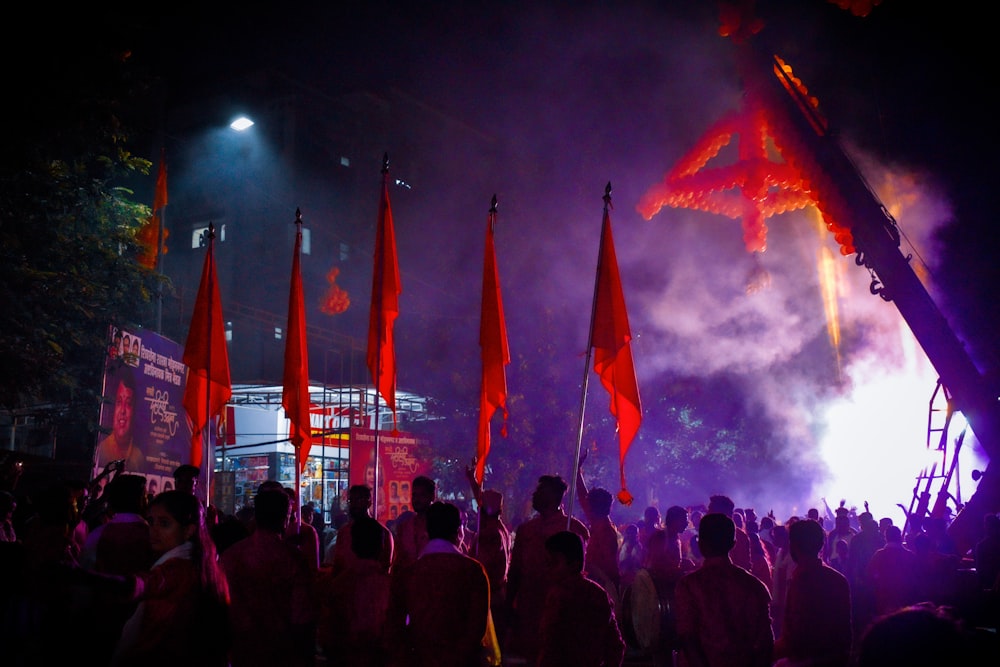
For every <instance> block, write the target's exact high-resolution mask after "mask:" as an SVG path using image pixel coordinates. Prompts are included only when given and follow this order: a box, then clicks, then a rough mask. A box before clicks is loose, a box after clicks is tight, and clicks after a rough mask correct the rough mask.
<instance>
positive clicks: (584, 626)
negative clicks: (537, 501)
mask: <svg viewBox="0 0 1000 667" xmlns="http://www.w3.org/2000/svg"><path fill="white" fill-rule="evenodd" d="M545 549H546V551H547V553H548V570H549V577H550V579H551V580H552V585H551V587H550V588H549V591H548V594H547V595H546V597H545V603H544V606H543V607H542V617H541V628H540V635H541V648H540V650H539V654H538V662H537V663H536V664H537V665H538V667H561V666H562V665H574V666H575V667H619V666H620V665H621V664H622V659H623V658H624V656H625V642H624V641H623V640H622V636H621V632H620V630H619V628H618V619H617V618H616V617H615V610H614V601H613V600H612V599H611V597H610V596H609V595H608V592H607V591H606V590H605V589H604V587H603V586H601V585H600V584H599V583H597V582H596V581H593V580H592V579H588V578H587V577H586V576H584V574H583V566H584V552H583V540H582V539H581V538H580V536H579V535H577V534H576V533H574V532H571V531H568V530H563V531H559V532H557V533H555V534H554V535H551V536H549V537H548V539H546V540H545Z"/></svg>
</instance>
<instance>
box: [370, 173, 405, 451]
mask: <svg viewBox="0 0 1000 667" xmlns="http://www.w3.org/2000/svg"><path fill="white" fill-rule="evenodd" d="M378 213H379V214H378V226H377V229H376V232H375V271H374V275H373V278H372V303H371V311H370V313H369V317H368V370H369V371H370V372H371V374H372V383H373V384H374V385H375V389H376V391H378V393H379V394H381V395H382V398H383V399H384V400H385V402H386V404H387V405H388V406H389V409H391V410H392V428H393V431H395V430H396V349H395V343H394V341H393V336H392V329H393V325H394V324H395V322H396V317H397V316H398V315H399V294H400V293H401V292H402V291H403V288H402V286H401V285H400V282H399V261H398V259H397V257H396V232H395V230H394V229H393V226H392V207H391V206H390V205H389V167H388V157H386V158H385V163H384V165H383V167H382V199H381V201H380V202H379V212H378Z"/></svg>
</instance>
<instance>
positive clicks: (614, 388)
mask: <svg viewBox="0 0 1000 667" xmlns="http://www.w3.org/2000/svg"><path fill="white" fill-rule="evenodd" d="M610 208H611V183H608V185H607V187H606V188H605V189H604V219H603V221H602V223H601V246H600V254H599V255H598V260H597V278H596V280H595V283H594V302H593V306H592V308H591V322H590V336H589V340H588V343H587V365H586V370H585V376H584V381H583V397H582V399H581V405H580V423H579V428H578V431H577V442H576V459H575V461H574V476H575V475H576V474H577V471H578V470H579V467H580V447H581V443H582V440H583V422H584V419H583V416H584V409H585V406H586V399H587V380H588V378H589V377H590V355H591V352H592V351H593V350H596V354H595V359H594V371H595V372H596V373H597V374H598V375H599V376H600V378H601V384H602V385H604V388H605V389H607V390H608V393H609V394H610V395H611V404H610V409H611V414H612V415H613V416H614V417H615V420H616V425H617V431H618V471H619V474H620V476H621V490H620V491H619V492H618V500H619V502H621V503H622V504H624V505H630V504H632V500H633V499H632V494H631V493H629V491H628V488H627V487H626V484H625V454H626V453H627V452H628V449H629V447H630V446H631V444H632V440H633V439H634V438H635V436H636V433H637V432H638V430H639V425H640V424H641V423H642V405H641V401H640V400H639V386H638V383H637V381H636V375H635V364H634V363H633V361H632V348H631V341H632V332H631V331H630V329H629V324H628V312H627V310H626V308H625V295H624V293H623V291H622V283H621V276H620V275H619V273H618V259H617V258H616V257H615V244H614V239H613V235H612V233H611V216H610V215H609V213H608V209H610ZM574 487H575V485H573V484H571V485H570V488H571V489H574ZM573 497H574V496H573V492H572V491H571V493H570V516H572V510H573Z"/></svg>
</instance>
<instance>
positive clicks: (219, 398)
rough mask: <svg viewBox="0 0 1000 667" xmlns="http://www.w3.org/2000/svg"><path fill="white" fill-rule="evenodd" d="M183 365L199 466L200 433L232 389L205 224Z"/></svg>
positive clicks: (211, 237) (193, 446) (212, 253)
mask: <svg viewBox="0 0 1000 667" xmlns="http://www.w3.org/2000/svg"><path fill="white" fill-rule="evenodd" d="M183 360H184V364H185V365H186V366H187V367H188V374H187V383H186V384H185V386H184V409H185V410H186V411H187V414H188V417H189V418H190V420H191V465H195V466H198V467H201V461H202V456H203V448H202V441H203V437H202V433H203V432H204V430H205V429H206V428H207V427H208V424H209V422H210V421H211V419H212V417H216V416H218V415H219V414H220V413H221V412H222V411H223V410H224V409H225V407H226V402H227V401H228V400H229V397H230V396H232V394H233V390H232V385H231V383H230V379H229V352H228V350H227V349H226V331H225V329H224V328H223V323H222V301H221V299H220V298H219V280H218V278H217V277H216V274H215V227H214V225H209V227H208V249H207V251H206V252H205V265H204V267H203V268H202V271H201V285H200V286H199V287H198V298H197V300H196V301H195V304H194V314H193V315H192V316H191V326H190V328H189V329H188V336H187V342H186V343H185V344H184V357H183Z"/></svg>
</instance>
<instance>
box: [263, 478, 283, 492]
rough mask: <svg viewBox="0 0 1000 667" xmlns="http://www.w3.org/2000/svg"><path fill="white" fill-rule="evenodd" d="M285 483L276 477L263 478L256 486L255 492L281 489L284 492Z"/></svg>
mask: <svg viewBox="0 0 1000 667" xmlns="http://www.w3.org/2000/svg"><path fill="white" fill-rule="evenodd" d="M284 488H285V485H284V484H282V483H281V482H279V481H278V480H276V479H265V480H264V481H263V482H261V483H260V486H258V487H257V493H260V492H261V491H282V492H284Z"/></svg>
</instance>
